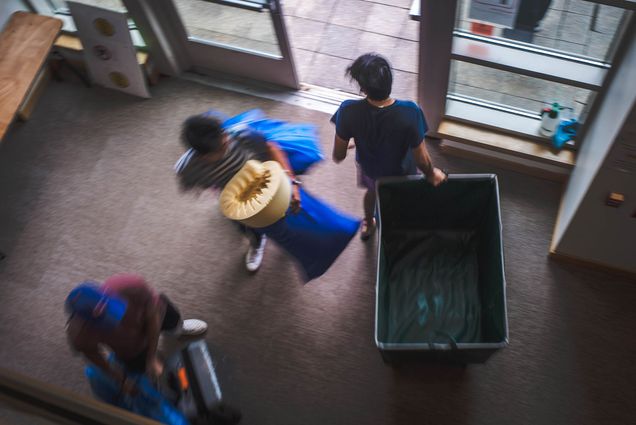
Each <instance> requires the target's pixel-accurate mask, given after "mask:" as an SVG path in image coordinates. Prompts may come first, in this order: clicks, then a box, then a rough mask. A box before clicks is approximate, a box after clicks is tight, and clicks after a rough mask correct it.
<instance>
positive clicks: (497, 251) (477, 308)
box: [375, 174, 508, 363]
mask: <svg viewBox="0 0 636 425" xmlns="http://www.w3.org/2000/svg"><path fill="white" fill-rule="evenodd" d="M377 193H378V197H377V208H378V215H379V236H378V237H379V244H378V270H377V283H376V323H375V340H376V344H377V346H378V348H379V349H380V352H381V354H382V357H383V359H384V360H385V361H387V362H391V361H399V360H404V359H434V360H445V361H452V362H459V363H482V362H484V361H486V360H487V359H488V358H489V357H490V356H491V355H492V354H493V353H494V352H495V351H497V350H498V349H500V348H503V347H505V346H507V345H508V318H507V313H506V281H505V276H504V258H503V243H502V236H501V217H500V207H499V188H498V184H497V177H496V176H495V175H493V174H470V175H469V174H466V175H459V174H456V175H450V176H449V178H448V181H447V182H446V183H444V184H443V185H440V186H439V187H437V188H435V187H433V186H432V185H430V184H429V183H428V182H426V180H424V179H422V178H421V177H416V176H409V177H396V178H386V179H381V180H380V181H379V182H378V185H377Z"/></svg>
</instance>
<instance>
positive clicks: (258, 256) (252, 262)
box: [245, 235, 267, 273]
mask: <svg viewBox="0 0 636 425" xmlns="http://www.w3.org/2000/svg"><path fill="white" fill-rule="evenodd" d="M266 242H267V236H265V235H263V236H262V237H261V243H260V245H259V246H258V248H254V247H252V245H251V244H250V247H249V249H248V250H247V254H246V255H245V267H247V271H249V272H252V273H253V272H255V271H256V270H258V268H259V267H260V266H261V263H262V262H263V254H264V253H265V243H266Z"/></svg>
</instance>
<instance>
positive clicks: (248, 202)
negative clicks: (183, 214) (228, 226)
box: [219, 160, 292, 227]
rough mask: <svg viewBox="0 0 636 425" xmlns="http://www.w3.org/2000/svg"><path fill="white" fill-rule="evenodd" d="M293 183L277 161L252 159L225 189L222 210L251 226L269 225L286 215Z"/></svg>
mask: <svg viewBox="0 0 636 425" xmlns="http://www.w3.org/2000/svg"><path fill="white" fill-rule="evenodd" d="M291 191H292V188H291V182H290V181H289V178H288V177H287V175H286V174H285V172H284V171H283V168H282V167H281V166H280V164H279V163H278V162H276V161H266V162H259V161H254V160H250V161H247V162H246V163H245V165H244V166H243V168H241V170H240V171H239V172H238V173H236V175H234V177H232V180H230V181H229V182H228V184H226V185H225V188H224V189H223V191H222V192H221V197H220V198H219V203H220V206H221V212H222V213H223V215H224V216H226V217H227V218H229V219H231V220H236V221H240V222H241V223H243V224H245V225H246V226H249V227H266V226H269V225H270V224H274V223H275V222H277V221H278V220H280V219H281V218H283V217H284V216H285V213H286V212H287V209H288V208H289V202H290V200H291Z"/></svg>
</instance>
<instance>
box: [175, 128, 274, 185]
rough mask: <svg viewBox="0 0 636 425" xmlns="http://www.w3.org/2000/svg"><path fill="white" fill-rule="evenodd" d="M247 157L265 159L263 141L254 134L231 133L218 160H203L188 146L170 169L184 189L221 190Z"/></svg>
mask: <svg viewBox="0 0 636 425" xmlns="http://www.w3.org/2000/svg"><path fill="white" fill-rule="evenodd" d="M250 159H256V160H259V161H267V160H269V159H270V156H269V151H268V149H267V144H266V142H265V139H263V138H262V137H261V136H259V135H258V134H255V133H249V134H247V133H240V134H237V135H231V139H230V141H229V144H228V148H227V150H226V151H225V154H224V155H223V157H222V158H220V159H219V160H217V161H210V160H207V159H205V158H204V157H203V155H201V154H199V153H198V152H197V151H195V150H194V149H188V151H187V152H186V153H184V154H183V155H182V156H181V158H179V160H178V161H177V163H176V164H175V166H174V169H175V171H176V173H177V176H178V177H179V182H180V184H181V188H182V189H184V190H191V189H195V188H198V189H223V188H224V187H225V185H226V184H227V183H228V182H229V181H230V180H231V179H232V177H234V175H235V174H236V173H238V172H239V170H240V169H241V168H243V165H245V163H246V162H247V161H248V160H250Z"/></svg>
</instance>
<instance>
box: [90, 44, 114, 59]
mask: <svg viewBox="0 0 636 425" xmlns="http://www.w3.org/2000/svg"><path fill="white" fill-rule="evenodd" d="M93 54H94V55H95V56H97V57H98V58H100V59H101V60H105V61H107V60H108V59H110V58H112V57H113V55H112V53H110V50H108V47H106V46H102V45H101V44H98V45H97V46H93Z"/></svg>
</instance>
